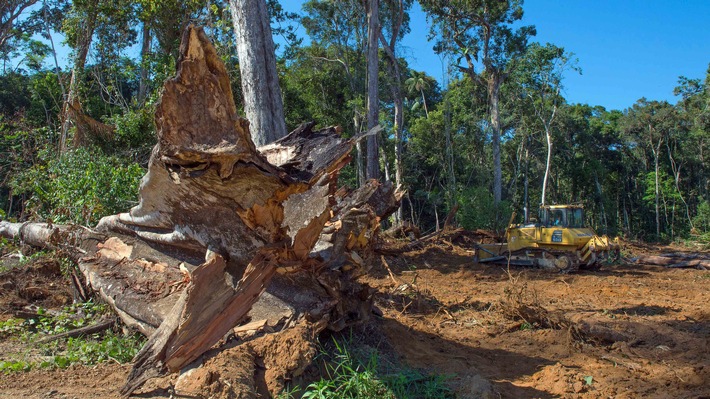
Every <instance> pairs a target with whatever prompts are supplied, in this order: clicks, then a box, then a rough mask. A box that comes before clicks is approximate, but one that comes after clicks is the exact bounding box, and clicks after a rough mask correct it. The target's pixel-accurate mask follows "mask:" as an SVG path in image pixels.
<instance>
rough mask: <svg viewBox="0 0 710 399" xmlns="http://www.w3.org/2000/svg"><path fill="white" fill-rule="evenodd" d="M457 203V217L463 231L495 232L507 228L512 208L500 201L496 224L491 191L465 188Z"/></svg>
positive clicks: (483, 188) (480, 188)
mask: <svg viewBox="0 0 710 399" xmlns="http://www.w3.org/2000/svg"><path fill="white" fill-rule="evenodd" d="M457 201H458V203H459V210H458V212H457V217H458V221H459V223H461V227H463V228H464V229H466V230H475V229H485V230H495V229H496V228H497V229H501V228H505V227H507V225H506V224H507V223H508V218H509V217H510V215H511V213H512V207H511V205H510V203H509V202H507V201H502V202H501V204H500V206H499V208H498V222H497V223H496V208H495V206H494V205H493V192H492V191H491V190H489V189H487V188H485V187H472V188H467V189H465V190H463V192H462V193H461V194H460V195H459V196H458V199H457Z"/></svg>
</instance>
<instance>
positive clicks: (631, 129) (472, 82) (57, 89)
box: [0, 0, 710, 240]
mask: <svg viewBox="0 0 710 399" xmlns="http://www.w3.org/2000/svg"><path fill="white" fill-rule="evenodd" d="M230 3H232V4H235V2H228V1H224V0H209V1H207V2H195V1H188V2H175V1H167V2H166V1H149V0H138V1H133V0H115V1H113V0H112V1H108V0H100V1H94V2H87V1H77V0H73V1H64V0H51V1H45V2H37V1H33V0H10V1H6V2H4V3H3V5H2V6H0V13H1V15H0V61H1V62H2V63H3V66H2V68H1V69H0V133H1V134H2V135H1V136H0V217H2V218H12V219H17V220H30V219H40V220H45V219H49V220H53V221H74V222H80V223H93V222H94V221H96V220H98V219H99V218H100V217H101V216H104V215H107V214H111V213H114V212H116V211H117V210H119V209H123V208H126V207H128V206H129V205H131V204H132V203H133V202H134V201H136V198H137V197H136V193H137V191H136V190H137V187H138V179H139V176H140V175H141V170H142V169H141V168H145V167H146V165H147V161H148V157H149V154H150V152H151V148H152V146H153V145H154V144H155V140H156V139H155V131H154V130H155V128H154V126H153V122H152V119H153V114H154V112H155V109H156V100H157V99H158V97H159V92H158V90H159V87H161V85H162V82H163V81H164V80H165V79H166V78H167V77H169V76H171V75H172V74H173V73H174V72H175V65H176V61H177V60H176V57H177V54H178V45H179V38H180V35H181V32H182V31H183V29H184V28H185V27H186V26H187V25H188V23H190V22H193V23H197V24H199V25H201V26H204V29H205V33H206V34H207V35H208V36H209V37H210V39H212V41H214V42H215V43H216V47H217V51H218V54H219V56H220V57H221V58H222V60H223V61H224V62H225V65H226V68H227V72H228V73H229V74H230V78H231V80H232V82H233V83H232V87H231V89H232V92H233V93H234V102H235V104H236V107H237V109H238V110H239V112H240V113H241V114H242V115H244V109H245V96H252V95H253V94H250V93H245V92H244V91H243V90H242V85H240V84H239V82H240V78H241V76H242V73H243V72H240V61H242V60H241V59H240V58H244V57H245V56H243V55H239V54H238V52H237V49H236V40H237V39H236V38H237V36H236V35H235V30H234V27H235V24H234V22H235V21H233V15H234V14H233V13H232V12H231V11H232V9H231V8H230V7H231V6H230ZM412 3H413V2H412V1H409V0H380V1H369V2H362V1H359V0H348V1H332V0H308V1H305V2H304V3H303V7H302V11H301V14H300V15H295V14H291V13H287V12H285V11H284V10H283V8H282V7H281V6H280V4H279V2H278V1H276V0H269V1H265V4H266V5H267V10H268V13H269V18H270V22H271V30H272V32H274V33H273V34H274V36H275V40H274V41H275V43H276V47H277V49H276V51H275V56H276V68H277V71H276V72H277V74H278V79H279V81H278V88H279V89H280V92H281V94H279V96H280V97H281V98H282V99H283V107H284V109H283V117H280V116H279V117H276V118H277V119H283V121H282V122H283V124H285V126H286V130H292V129H294V128H295V127H297V126H298V125H299V124H301V123H302V122H307V121H315V122H316V124H317V125H319V126H321V127H324V126H330V125H337V126H340V131H341V132H342V133H341V134H342V135H343V136H345V137H352V136H354V135H358V134H362V133H363V132H365V131H366V130H368V127H372V126H374V125H377V124H379V125H380V126H381V127H382V129H383V130H382V131H381V132H380V133H379V134H378V135H377V136H376V144H377V145H376V146H371V147H369V148H364V146H363V148H359V150H358V151H357V152H356V153H355V156H354V157H355V158H356V162H354V163H353V165H352V166H347V167H345V168H344V169H343V170H342V171H341V174H342V176H341V182H345V183H346V184H348V185H350V186H357V185H361V184H363V183H364V180H365V177H367V176H368V175H369V176H378V175H379V179H380V180H387V179H389V180H392V181H395V180H396V181H397V182H398V183H399V184H401V185H402V187H403V188H404V189H405V190H406V191H407V194H406V196H405V199H404V201H403V207H402V212H401V214H398V215H397V217H396V220H395V219H393V220H392V223H400V222H401V221H409V222H412V223H414V224H417V225H419V226H420V227H421V228H422V229H423V230H424V231H431V230H435V229H437V228H439V227H441V226H442V225H443V220H444V218H445V217H446V215H447V214H448V213H449V212H450V210H451V209H453V208H454V207H456V206H458V209H459V210H458V212H457V213H456V219H455V222H456V223H457V224H459V225H460V226H462V227H465V228H469V229H475V228H501V227H502V226H503V224H504V223H505V222H506V221H507V220H508V219H509V218H510V214H511V213H512V212H513V211H514V210H515V211H518V214H519V215H522V214H523V212H522V210H523V208H528V210H529V211H531V212H535V208H536V207H537V205H538V204H540V203H543V202H544V203H547V204H551V203H581V204H583V205H584V206H585V208H586V211H587V219H588V220H587V222H588V223H589V224H590V225H592V227H595V228H596V229H597V230H599V231H600V232H604V233H609V234H623V235H626V236H628V237H636V238H643V239H647V240H671V239H676V238H684V237H690V236H700V237H705V238H704V239H705V240H708V239H710V168H709V167H708V165H710V162H709V161H708V156H709V154H708V152H709V151H710V148H709V147H710V146H709V144H710V94H709V93H708V84H710V68H709V69H708V72H707V73H706V75H705V76H691V77H685V76H681V77H679V78H678V85H677V87H676V88H675V91H674V93H675V94H676V95H677V96H678V97H679V100H678V102H677V103H676V104H671V103H668V102H665V101H660V100H658V99H645V98H642V99H639V100H638V101H637V102H636V103H634V104H628V108H626V109H622V110H607V109H605V108H604V107H602V106H599V105H598V104H571V103H570V102H569V101H568V100H567V99H566V98H565V93H564V90H563V88H564V83H565V78H566V77H569V76H570V74H575V73H579V72H580V71H579V68H578V67H577V65H578V64H577V63H576V58H575V56H574V54H573V53H574V52H575V50H576V49H574V48H562V47H560V46H559V45H556V44H555V43H539V42H536V41H535V34H536V29H535V27H534V26H532V25H523V24H521V19H522V16H523V11H524V8H525V7H524V4H523V2H522V1H520V0H516V1H506V2H500V1H493V0H476V1H438V0H421V1H420V2H419V3H420V5H421V7H422V9H423V10H424V12H425V13H426V14H427V16H428V17H429V20H430V21H431V22H432V30H431V32H430V39H431V40H433V41H434V42H435V43H436V49H437V51H439V52H440V53H441V54H442V55H446V58H445V60H446V63H447V65H445V66H446V67H447V68H446V69H447V73H446V78H445V80H444V81H443V82H437V81H436V80H435V79H434V78H432V77H431V76H429V75H427V74H426V72H424V71H420V70H416V69H414V68H412V67H411V65H410V62H411V59H410V58H408V55H407V52H406V51H402V49H401V47H400V45H399V41H400V40H401V38H402V37H404V36H405V35H411V34H412V33H411V29H410V26H409V23H410V19H409V13H410V10H411V5H412ZM375 6H377V7H378V8H377V10H376V11H377V12H376V15H377V18H378V24H376V25H371V26H370V27H369V29H368V21H371V22H373V21H372V20H368V12H369V14H370V15H374V14H373V11H375V10H373V9H372V8H368V7H375ZM236 22H238V21H236ZM531 22H532V23H534V22H535V21H531ZM299 25H300V26H302V27H303V28H304V29H303V30H301V31H299V30H298V29H296V27H298V26H299ZM236 26H237V29H239V27H238V26H239V24H236ZM374 35H376V37H375V36H374ZM282 38H285V39H282ZM371 39H372V40H371ZM420 39H421V40H422V41H424V40H426V39H427V38H425V37H422V38H420ZM62 42H64V43H66V44H67V45H68V46H69V47H70V48H71V54H70V60H69V62H68V63H67V64H65V65H62V64H60V63H59V62H57V61H56V53H55V51H56V49H57V47H58V45H59V43H62ZM368 49H369V50H370V51H368ZM368 61H371V62H370V63H369V65H368ZM368 67H369V72H368ZM368 76H369V77H370V79H369V83H370V84H368ZM373 82H374V83H375V84H373ZM275 92H276V91H275ZM375 94H376V95H375ZM368 98H369V105H368ZM368 110H370V111H371V112H370V115H368ZM366 157H367V158H366ZM366 159H369V162H367V163H366V162H365V160H366ZM368 165H369V166H370V167H372V168H375V170H376V171H377V173H374V172H373V170H370V171H369V172H368V171H366V170H365V166H368ZM87 171H91V172H90V173H89V172H87ZM87 173H89V174H90V176H89V175H87Z"/></svg>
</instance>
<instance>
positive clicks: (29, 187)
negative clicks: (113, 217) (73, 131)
mask: <svg viewBox="0 0 710 399" xmlns="http://www.w3.org/2000/svg"><path fill="white" fill-rule="evenodd" d="M40 157H41V158H42V161H41V162H39V163H37V164H35V165H34V166H32V167H31V168H28V169H27V170H22V171H20V172H19V173H17V174H16V175H15V176H14V177H13V179H12V181H11V183H10V186H11V187H12V190H13V192H14V194H15V195H20V194H25V195H26V196H27V197H29V199H28V200H27V202H26V206H27V208H28V210H30V211H31V212H32V213H34V214H35V218H37V219H51V220H52V221H54V222H55V223H80V224H87V225H92V224H95V223H96V222H98V220H99V219H100V218H101V217H103V216H106V215H110V214H114V213H118V212H120V211H124V210H126V209H128V208H130V207H131V206H132V205H134V204H135V203H136V202H137V199H138V184H139V181H140V178H141V177H142V176H143V174H144V170H143V169H142V168H141V167H140V166H139V165H138V164H135V163H129V164H126V163H125V160H121V159H119V158H116V157H109V156H106V155H103V154H102V153H101V152H100V151H96V150H87V149H83V148H82V149H77V150H74V151H71V152H68V153H66V154H64V155H62V156H60V157H58V158H57V157H55V156H53V154H51V152H41V153H40Z"/></svg>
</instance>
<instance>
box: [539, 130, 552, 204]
mask: <svg viewBox="0 0 710 399" xmlns="http://www.w3.org/2000/svg"><path fill="white" fill-rule="evenodd" d="M545 139H546V140H547V160H546V161H545V176H544V177H543V178H542V200H541V202H542V205H543V206H544V205H545V204H546V202H545V201H546V193H547V181H548V179H549V178H550V164H551V163H552V133H551V132H550V127H549V126H547V125H545Z"/></svg>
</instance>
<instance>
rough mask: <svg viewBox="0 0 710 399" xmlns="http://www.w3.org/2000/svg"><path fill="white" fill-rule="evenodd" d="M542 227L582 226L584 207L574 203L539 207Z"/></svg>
mask: <svg viewBox="0 0 710 399" xmlns="http://www.w3.org/2000/svg"><path fill="white" fill-rule="evenodd" d="M539 221H540V225H541V226H542V227H568V228H584V209H583V208H582V207H581V206H574V205H549V206H543V207H540V214H539Z"/></svg>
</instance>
